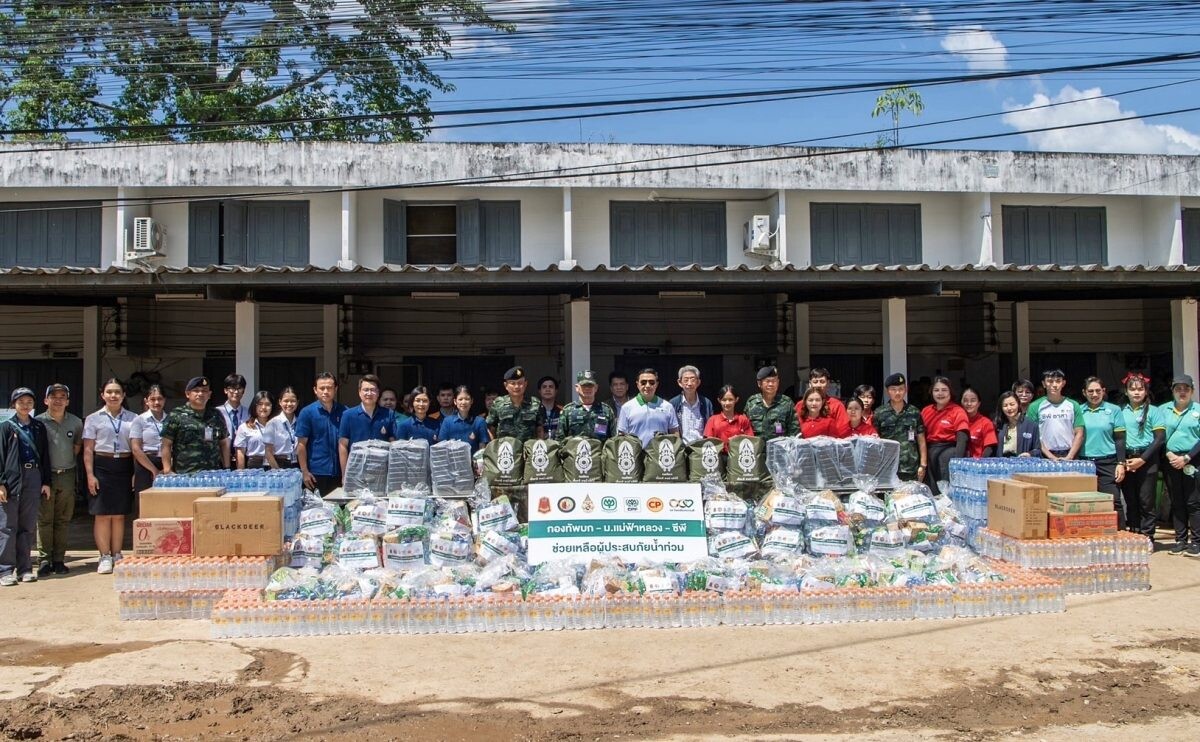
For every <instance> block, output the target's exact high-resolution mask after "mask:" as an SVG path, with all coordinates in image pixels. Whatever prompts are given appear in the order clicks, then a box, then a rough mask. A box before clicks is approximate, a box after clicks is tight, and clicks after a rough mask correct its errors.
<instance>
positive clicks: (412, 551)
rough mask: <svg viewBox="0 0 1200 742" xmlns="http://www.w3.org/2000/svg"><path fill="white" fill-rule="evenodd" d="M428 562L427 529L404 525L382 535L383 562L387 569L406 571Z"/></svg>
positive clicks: (418, 567)
mask: <svg viewBox="0 0 1200 742" xmlns="http://www.w3.org/2000/svg"><path fill="white" fill-rule="evenodd" d="M428 563H429V529H428V528H426V527H425V526H419V525H414V526H404V527H402V528H397V529H396V530H394V531H389V532H387V533H385V534H384V535H383V564H384V566H385V567H387V568H389V569H394V570H397V571H399V572H408V571H410V570H413V569H420V568H422V567H424V566H425V565H426V564H428Z"/></svg>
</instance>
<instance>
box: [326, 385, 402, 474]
mask: <svg viewBox="0 0 1200 742" xmlns="http://www.w3.org/2000/svg"><path fill="white" fill-rule="evenodd" d="M379 389H380V382H379V377H378V376H375V375H374V374H367V375H366V376H364V377H362V378H361V379H359V380H358V401H359V402H361V403H362V404H359V405H358V406H356V407H351V408H350V409H348V410H346V412H345V413H344V414H343V415H342V424H341V425H340V426H339V427H338V461H339V462H340V463H341V470H342V476H343V477H344V476H346V460H347V459H349V458H350V447H351V446H353V445H354V444H355V443H358V442H359V441H394V440H396V413H395V412H393V411H391V410H389V409H388V408H386V407H383V406H382V405H380V404H378V402H379Z"/></svg>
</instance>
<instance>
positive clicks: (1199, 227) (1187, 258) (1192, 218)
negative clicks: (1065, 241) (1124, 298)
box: [0, 209, 1200, 265]
mask: <svg viewBox="0 0 1200 742" xmlns="http://www.w3.org/2000/svg"><path fill="white" fill-rule="evenodd" d="M0 249H3V248H0ZM2 259H3V258H2V257H0V260H2ZM1183 262H1184V264H1185V265H1200V209H1184V210H1183Z"/></svg>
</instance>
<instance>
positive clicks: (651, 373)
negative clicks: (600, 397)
mask: <svg viewBox="0 0 1200 742" xmlns="http://www.w3.org/2000/svg"><path fill="white" fill-rule="evenodd" d="M637 388H638V393H637V395H636V396H635V397H634V398H633V399H631V400H629V401H628V402H626V403H625V404H624V405H623V406H622V407H621V412H620V416H619V417H618V418H617V432H618V433H622V434H629V435H636V436H637V437H638V438H641V440H642V445H643V446H648V445H650V440H651V439H652V438H654V436H656V435H658V434H660V433H678V432H679V418H677V417H676V416H675V408H674V407H672V406H671V404H670V403H669V402H667V401H666V400H664V399H663V398H662V397H660V396H658V372H657V371H655V370H654V369H652V368H644V369H642V370H641V371H639V372H638V375H637Z"/></svg>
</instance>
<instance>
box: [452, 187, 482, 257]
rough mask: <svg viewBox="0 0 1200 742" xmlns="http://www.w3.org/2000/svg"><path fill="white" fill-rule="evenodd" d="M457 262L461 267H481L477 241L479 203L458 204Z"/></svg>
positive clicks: (464, 202)
mask: <svg viewBox="0 0 1200 742" xmlns="http://www.w3.org/2000/svg"><path fill="white" fill-rule="evenodd" d="M457 212H458V225H457V227H456V230H455V231H456V232H457V233H458V262H459V263H460V264H461V265H481V264H482V263H483V255H482V254H481V250H480V242H481V240H480V239H479V231H480V229H479V228H480V224H479V201H478V200H477V199H473V200H470V201H459V202H458V208H457Z"/></svg>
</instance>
